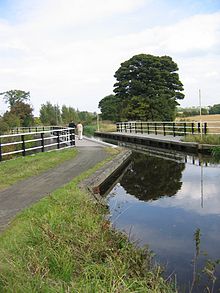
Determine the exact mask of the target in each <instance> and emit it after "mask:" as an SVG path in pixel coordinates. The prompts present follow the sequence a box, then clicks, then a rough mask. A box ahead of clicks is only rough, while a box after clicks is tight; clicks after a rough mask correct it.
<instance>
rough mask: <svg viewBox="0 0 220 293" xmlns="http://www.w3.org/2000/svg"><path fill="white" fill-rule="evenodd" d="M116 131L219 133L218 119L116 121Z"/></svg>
mask: <svg viewBox="0 0 220 293" xmlns="http://www.w3.org/2000/svg"><path fill="white" fill-rule="evenodd" d="M116 127H117V132H125V133H142V134H143V133H147V134H156V135H157V134H162V135H164V136H165V135H172V136H184V135H187V134H204V135H206V134H218V135H220V121H210V122H189V121H177V122H176V121H175V122H174V121H172V122H166V121H162V122H161V121H148V122H143V121H137V122H136V121H135V122H133V121H130V122H117V123H116Z"/></svg>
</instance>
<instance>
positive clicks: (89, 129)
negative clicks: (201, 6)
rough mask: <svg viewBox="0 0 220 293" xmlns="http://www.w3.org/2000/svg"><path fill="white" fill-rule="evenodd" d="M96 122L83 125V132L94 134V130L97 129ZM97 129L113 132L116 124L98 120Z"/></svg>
mask: <svg viewBox="0 0 220 293" xmlns="http://www.w3.org/2000/svg"><path fill="white" fill-rule="evenodd" d="M97 129H98V128H97V122H95V123H93V124H90V125H85V126H84V129H83V132H84V134H85V135H86V136H94V133H95V131H97ZM99 131H101V132H113V131H116V125H115V123H113V122H111V121H107V120H104V121H99Z"/></svg>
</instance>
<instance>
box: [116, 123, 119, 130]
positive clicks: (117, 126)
mask: <svg viewBox="0 0 220 293" xmlns="http://www.w3.org/2000/svg"><path fill="white" fill-rule="evenodd" d="M116 131H117V132H119V125H118V123H116Z"/></svg>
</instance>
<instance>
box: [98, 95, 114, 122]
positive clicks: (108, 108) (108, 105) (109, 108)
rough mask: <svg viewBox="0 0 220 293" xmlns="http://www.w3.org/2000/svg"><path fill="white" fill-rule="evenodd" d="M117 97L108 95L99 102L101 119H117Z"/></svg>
mask: <svg viewBox="0 0 220 293" xmlns="http://www.w3.org/2000/svg"><path fill="white" fill-rule="evenodd" d="M118 102H119V101H118V98H117V97H116V96H115V95H108V96H106V97H104V98H103V99H102V100H101V101H100V102H99V106H98V107H99V109H100V110H101V112H102V119H104V120H111V121H117V120H118V119H119V113H118V111H119V109H118Z"/></svg>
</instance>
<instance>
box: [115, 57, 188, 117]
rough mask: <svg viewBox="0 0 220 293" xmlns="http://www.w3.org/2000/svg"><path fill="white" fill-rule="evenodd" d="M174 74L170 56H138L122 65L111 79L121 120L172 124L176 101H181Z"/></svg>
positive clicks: (176, 78) (175, 65)
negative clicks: (156, 121)
mask: <svg viewBox="0 0 220 293" xmlns="http://www.w3.org/2000/svg"><path fill="white" fill-rule="evenodd" d="M177 71H178V66H177V64H176V63H175V62H174V61H173V60H172V58H171V57H169V56H162V57H159V56H153V55H146V54H140V55H135V56H133V57H132V58H131V59H129V60H127V61H125V62H123V63H122V64H121V66H120V68H119V69H118V70H117V71H116V73H115V75H114V76H115V78H116V80H117V82H116V83H115V85H114V92H115V94H116V97H117V98H118V101H119V102H118V107H119V108H118V109H119V112H120V117H121V118H122V119H123V118H126V119H143V120H172V119H173V118H174V115H175V108H176V106H177V105H178V102H177V100H179V99H183V98H184V94H183V93H182V91H183V85H182V83H181V81H180V80H179V75H178V73H177Z"/></svg>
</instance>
